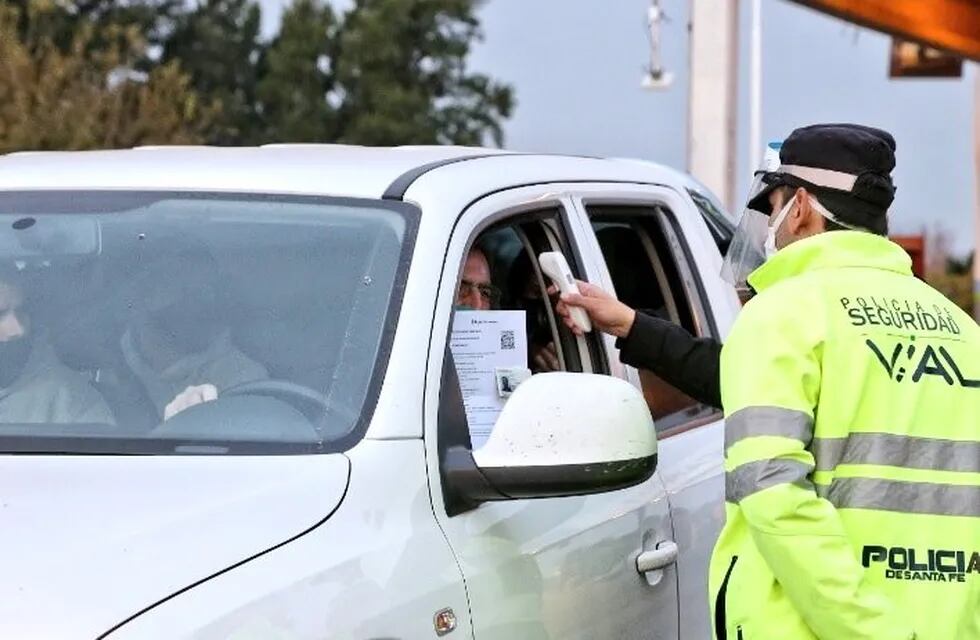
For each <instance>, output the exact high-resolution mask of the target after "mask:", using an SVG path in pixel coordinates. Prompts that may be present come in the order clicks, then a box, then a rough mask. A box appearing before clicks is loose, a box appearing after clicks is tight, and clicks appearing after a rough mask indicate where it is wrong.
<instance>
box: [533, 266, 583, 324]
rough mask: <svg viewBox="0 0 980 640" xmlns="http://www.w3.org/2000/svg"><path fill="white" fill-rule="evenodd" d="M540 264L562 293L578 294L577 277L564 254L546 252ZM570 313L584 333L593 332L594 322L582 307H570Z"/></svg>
mask: <svg viewBox="0 0 980 640" xmlns="http://www.w3.org/2000/svg"><path fill="white" fill-rule="evenodd" d="M538 263H539V264H540V265H541V270H542V271H544V272H545V275H547V276H548V277H549V278H551V279H552V280H554V282H555V284H557V285H558V290H559V291H561V292H562V293H578V292H579V290H578V285H577V284H575V277H574V276H572V270H571V269H569V268H568V261H567V260H565V256H564V254H562V253H561V252H560V251H546V252H545V253H542V254H541V255H539V256H538ZM569 311H571V314H572V320H574V321H575V324H577V325H578V326H579V328H580V329H582V331H585V332H586V333H588V332H589V331H592V321H591V320H589V314H587V313H586V312H585V309H583V308H582V307H572V306H569Z"/></svg>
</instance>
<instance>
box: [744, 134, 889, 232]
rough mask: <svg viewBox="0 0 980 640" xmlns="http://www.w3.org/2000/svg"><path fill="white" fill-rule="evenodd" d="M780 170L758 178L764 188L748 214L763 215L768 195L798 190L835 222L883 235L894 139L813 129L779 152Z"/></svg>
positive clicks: (792, 136)
mask: <svg viewBox="0 0 980 640" xmlns="http://www.w3.org/2000/svg"><path fill="white" fill-rule="evenodd" d="M779 161H780V168H779V169H778V170H776V171H774V172H772V173H769V174H767V175H766V176H764V180H765V183H766V185H767V186H766V188H765V189H763V190H762V191H761V192H759V194H758V195H756V196H755V197H754V198H753V199H752V200H751V201H750V202H749V208H751V209H755V210H757V211H762V212H763V213H770V211H769V209H770V208H769V202H768V200H769V193H770V192H771V191H772V190H773V189H775V188H777V187H779V186H784V185H785V186H790V187H803V188H804V189H806V190H807V191H809V192H811V193H813V195H814V196H816V197H817V198H818V199H819V200H820V202H821V204H823V205H824V206H825V207H826V208H827V209H829V210H830V212H831V213H833V214H834V216H836V217H837V218H838V219H839V220H840V221H841V222H844V223H846V224H852V225H855V226H857V227H861V228H864V229H868V230H869V231H877V232H879V233H884V230H885V229H886V228H887V222H886V214H887V212H888V207H889V206H891V203H892V201H893V200H894V199H895V185H894V183H893V182H892V178H891V171H892V169H894V168H895V138H893V137H892V135H891V134H890V133H888V132H887V131H882V130H881V129H876V128H874V127H866V126H862V125H858V124H814V125H810V126H807V127H801V128H799V129H796V130H795V131H793V133H791V134H790V135H789V137H788V138H786V140H785V141H784V142H783V145H782V147H781V148H780V150H779Z"/></svg>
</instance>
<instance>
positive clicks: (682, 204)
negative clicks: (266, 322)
mask: <svg viewBox="0 0 980 640" xmlns="http://www.w3.org/2000/svg"><path fill="white" fill-rule="evenodd" d="M573 203H574V205H575V208H576V212H577V214H578V221H579V223H580V224H581V225H582V226H584V227H588V228H589V229H590V230H591V233H590V234H589V235H590V238H589V243H590V244H591V246H592V251H591V252H589V255H593V256H599V257H600V260H599V262H598V263H597V264H595V265H591V267H590V269H589V271H588V274H589V277H590V279H591V280H592V281H593V282H595V283H597V284H601V285H602V286H603V287H604V288H606V289H607V290H608V291H613V292H615V293H616V294H617V295H618V296H619V297H620V299H621V300H623V301H624V302H626V303H627V304H630V305H631V306H634V307H637V308H640V309H644V308H645V307H646V308H647V311H648V312H650V313H653V314H654V315H660V316H661V317H662V318H664V319H667V320H670V321H672V322H675V323H677V324H680V325H682V326H684V327H685V328H686V329H688V331H690V332H691V333H692V334H695V335H698V336H702V337H714V338H716V339H721V338H722V336H723V335H725V334H727V330H728V327H729V326H730V324H731V322H732V320H733V318H734V314H735V312H736V310H737V299H736V298H735V297H734V293H733V292H732V291H730V288H729V287H727V285H725V283H724V282H723V281H721V279H720V278H719V277H718V275H717V274H718V273H719V272H720V266H721V256H720V255H719V253H718V249H717V247H716V246H715V244H714V242H713V240H712V236H711V233H710V231H709V229H708V227H707V226H706V224H705V221H704V220H703V219H702V218H701V216H700V214H699V212H698V211H697V209H695V207H694V204H693V203H692V202H691V200H690V198H689V196H688V195H687V194H686V192H685V191H682V190H674V189H671V188H668V187H654V186H641V185H636V186H632V185H607V186H601V185H587V186H582V187H581V188H579V189H577V190H576V191H575V193H574V196H573ZM650 307H653V308H652V309H651V308H650ZM610 353H611V356H612V358H614V359H615V358H616V354H615V350H614V349H613V350H611V351H610ZM611 370H613V371H617V372H621V374H620V375H623V376H624V377H625V378H626V379H628V380H630V381H631V382H633V383H634V384H636V385H637V386H638V387H640V388H641V389H642V390H643V391H644V395H645V396H646V397H647V401H648V404H649V405H650V408H651V413H652V414H653V415H654V420H655V424H656V427H657V436H658V439H659V447H660V448H659V466H660V472H661V476H662V478H663V481H664V484H665V487H666V489H667V495H668V501H669V503H670V508H671V516H672V521H673V526H674V534H675V541H676V543H677V545H678V548H679V550H680V554H679V559H678V586H679V594H680V596H679V601H680V603H681V605H682V606H681V610H680V614H679V615H680V629H681V634H680V637H682V638H692V639H693V638H706V637H710V636H711V627H710V620H709V614H708V594H707V572H708V563H709V561H710V558H711V552H712V549H713V546H714V542H715V539H716V538H717V534H718V532H719V531H720V528H721V525H722V523H723V521H724V468H723V438H724V424H723V416H722V413H721V411H720V410H719V409H717V408H715V407H709V406H706V405H703V404H701V403H699V402H697V401H696V400H694V399H693V398H690V397H688V396H686V395H684V394H683V393H681V392H680V391H678V390H676V389H674V388H673V387H671V386H670V385H669V384H667V383H666V382H664V381H663V380H660V379H659V378H657V376H655V375H653V374H652V373H651V372H649V371H643V370H637V369H634V368H632V367H621V366H617V363H615V362H614V363H613V364H612V365H611Z"/></svg>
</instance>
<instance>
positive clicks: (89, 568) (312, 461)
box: [0, 454, 349, 639]
mask: <svg viewBox="0 0 980 640" xmlns="http://www.w3.org/2000/svg"><path fill="white" fill-rule="evenodd" d="M348 466H349V465H348V460H347V458H345V457H344V456H343V455H340V454H334V455H325V456H297V457H292V456H290V457H271V456H270V457H251V456H248V457H246V456H241V457H239V456H229V457H223V458H216V457H193V456H158V457H155V456H3V457H0V477H2V478H3V489H2V503H0V548H2V549H3V557H4V560H3V580H2V581H0V636H3V637H5V638H52V639H53V638H93V637H95V636H96V635H98V634H99V633H102V632H104V631H106V630H107V629H109V628H110V627H112V626H114V625H115V624H117V623H119V622H121V621H122V620H124V619H125V618H127V617H129V616H131V615H133V614H136V613H138V612H139V611H140V610H141V609H143V608H144V607H147V606H149V605H151V604H153V603H154V602H156V601H158V600H160V599H162V598H166V597H168V596H169V595H171V594H172V593H173V592H175V591H177V590H180V589H183V588H184V587H186V586H188V585H190V584H192V583H194V582H197V581H199V580H203V579H206V578H208V577H209V576H211V575H213V574H215V573H217V572H219V571H222V570H224V569H227V568H228V567H230V566H232V565H234V564H236V563H239V562H242V561H244V560H246V559H248V558H249V557H251V556H253V555H256V554H258V553H261V552H263V551H265V550H267V549H269V548H270V547H273V546H275V545H278V544H281V543H282V542H284V541H286V540H288V539H290V538H291V537H294V536H297V535H299V534H301V533H302V532H303V531H305V530H307V529H309V528H311V527H313V526H315V525H316V524H317V523H318V522H320V521H321V520H323V519H324V518H326V517H327V516H328V515H329V514H330V513H331V512H332V511H333V510H334V508H336V506H337V505H338V504H339V503H340V501H341V499H342V498H343V496H344V491H345V490H346V487H347V477H348ZM53 603H57V606H53Z"/></svg>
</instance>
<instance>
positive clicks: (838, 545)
mask: <svg viewBox="0 0 980 640" xmlns="http://www.w3.org/2000/svg"><path fill="white" fill-rule="evenodd" d="M894 153H895V141H894V139H893V138H892V136H891V135H889V134H888V133H886V132H884V131H881V130H878V129H874V128H870V127H862V126H857V125H843V124H832V125H813V126H810V127H804V128H801V129H797V130H796V131H794V132H793V133H792V134H791V135H790V136H789V138H787V140H786V141H785V142H784V144H783V146H782V148H781V150H780V162H781V164H780V166H779V168H778V169H777V170H775V171H769V172H763V173H760V174H758V175H757V176H756V184H755V185H754V187H753V189H752V191H751V192H750V198H749V203H748V208H747V211H746V213H745V215H743V218H742V221H741V222H740V224H739V228H738V231H737V233H736V238H735V239H734V240H733V242H732V248H731V249H730V250H729V255H728V256H726V261H725V262H726V264H725V272H726V274H727V275H728V276H729V277H730V278H731V279H732V280H733V283H734V284H736V285H741V286H744V287H751V288H752V289H753V290H754V291H755V292H757V295H756V296H755V297H754V298H753V299H752V300H751V301H749V302H748V303H747V304H746V306H745V308H744V309H743V310H742V312H741V314H740V315H739V317H738V319H737V320H736V323H735V325H734V327H733V328H732V331H731V334H730V335H729V337H728V340H727V342H726V344H725V346H724V348H723V349H722V351H721V370H720V383H721V395H722V403H723V405H724V409H725V416H726V425H725V431H726V433H725V471H726V474H725V475H726V512H727V521H726V524H725V527H724V529H723V531H722V533H721V535H720V537H719V540H718V542H717V545H716V548H715V552H714V555H713V558H712V562H711V569H710V576H709V589H710V593H711V598H712V600H711V604H712V612H713V623H714V629H715V638H716V639H717V640H728V639H731V640H736V639H739V640H741V639H745V640H760V639H772V640H775V639H777V638H778V639H780V640H783V639H791V640H795V639H804V638H805V639H812V638H821V639H834V640H836V639H845V638H846V639H869V640H870V639H872V638H873V639H875V640H889V639H892V638H894V639H907V638H918V639H920V640H921V639H927V640H928V639H932V638H935V639H936V640H940V639H947V638H957V639H977V638H980V327H978V326H977V325H976V323H974V321H973V320H972V319H971V318H970V317H969V316H968V315H967V314H966V313H964V312H963V311H962V310H960V309H958V308H957V307H956V306H955V305H954V304H952V303H951V302H949V301H948V300H947V299H946V298H944V297H943V296H942V295H941V294H939V293H938V292H937V291H935V290H933V289H932V288H930V287H929V286H928V285H926V284H925V283H923V282H921V281H920V280H918V279H916V278H915V277H913V276H912V272H911V265H910V260H909V258H908V256H907V255H906V253H905V252H904V251H903V250H902V249H901V248H900V247H898V246H897V245H895V244H893V243H891V242H889V241H888V240H887V239H886V238H885V237H884V236H885V235H886V234H887V226H888V225H887V217H886V213H887V210H888V207H889V206H890V205H891V203H892V200H893V199H894V193H895V187H894V185H893V183H892V179H891V175H890V173H891V171H892V169H893V168H894V165H895V156H894ZM760 263H761V266H760ZM593 306H596V307H601V309H598V310H599V311H603V310H604V311H614V310H615V307H614V306H613V305H610V304H602V305H593ZM628 315H629V314H626V315H624V314H623V313H622V310H621V309H620V310H619V312H617V313H615V314H614V317H615V318H617V319H618V320H617V322H619V325H617V326H620V327H622V323H623V322H625V321H628V320H629V318H628ZM593 317H594V315H593ZM611 317H612V316H611ZM624 318H625V320H624ZM606 319H607V320H609V319H611V318H606ZM627 328H628V329H635V322H631V323H630V324H629V325H627ZM626 335H629V333H627V334H626Z"/></svg>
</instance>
